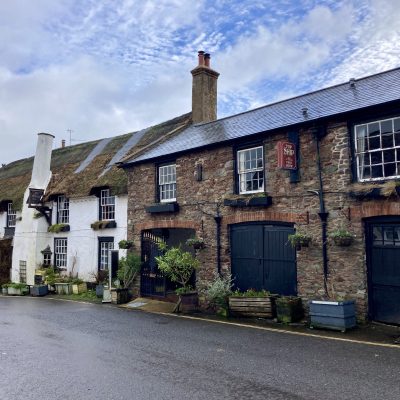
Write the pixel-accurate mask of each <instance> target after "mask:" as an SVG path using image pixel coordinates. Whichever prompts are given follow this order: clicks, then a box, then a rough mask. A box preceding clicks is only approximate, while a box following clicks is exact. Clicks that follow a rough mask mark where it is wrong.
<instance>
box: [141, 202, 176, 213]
mask: <svg viewBox="0 0 400 400" xmlns="http://www.w3.org/2000/svg"><path fill="white" fill-rule="evenodd" d="M146 211H147V212H148V213H150V214H158V213H174V212H178V211H179V204H178V203H176V202H174V203H159V204H152V205H151V206H148V207H146Z"/></svg>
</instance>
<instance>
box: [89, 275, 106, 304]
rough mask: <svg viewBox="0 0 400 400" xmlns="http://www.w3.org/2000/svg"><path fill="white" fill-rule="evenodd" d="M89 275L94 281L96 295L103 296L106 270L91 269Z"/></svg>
mask: <svg viewBox="0 0 400 400" xmlns="http://www.w3.org/2000/svg"><path fill="white" fill-rule="evenodd" d="M90 275H91V277H92V278H93V280H94V281H95V283H96V296H97V297H99V298H101V297H103V294H104V284H106V283H107V282H108V271H107V270H105V269H100V270H98V271H92V272H91V273H90Z"/></svg>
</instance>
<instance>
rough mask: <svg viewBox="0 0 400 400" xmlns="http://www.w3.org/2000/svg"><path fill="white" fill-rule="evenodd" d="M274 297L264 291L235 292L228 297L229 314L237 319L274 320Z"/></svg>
mask: <svg viewBox="0 0 400 400" xmlns="http://www.w3.org/2000/svg"><path fill="white" fill-rule="evenodd" d="M275 297H276V296H274V295H271V294H270V293H269V292H267V291H266V290H260V291H257V290H255V289H248V290H246V291H245V292H240V291H239V290H236V291H235V292H233V293H232V295H231V296H229V313H230V314H231V315H233V316H237V317H260V318H274V317H275V315H276V311H275Z"/></svg>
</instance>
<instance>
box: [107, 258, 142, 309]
mask: <svg viewBox="0 0 400 400" xmlns="http://www.w3.org/2000/svg"><path fill="white" fill-rule="evenodd" d="M141 264H142V262H141V258H140V256H139V255H138V254H135V253H130V254H128V255H127V256H126V257H121V259H120V260H119V262H118V271H117V280H118V282H119V283H120V285H121V287H118V288H115V289H111V302H112V303H114V304H122V303H127V302H128V301H129V287H130V286H131V285H132V283H133V282H134V281H135V279H136V278H137V276H138V274H139V272H140V267H141Z"/></svg>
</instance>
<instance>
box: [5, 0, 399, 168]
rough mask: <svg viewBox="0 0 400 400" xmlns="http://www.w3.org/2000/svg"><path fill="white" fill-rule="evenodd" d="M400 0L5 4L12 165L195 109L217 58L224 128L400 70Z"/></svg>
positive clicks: (15, 0) (47, 0) (50, 0)
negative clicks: (197, 73) (195, 94)
mask: <svg viewBox="0 0 400 400" xmlns="http://www.w3.org/2000/svg"><path fill="white" fill-rule="evenodd" d="M399 20H400V0H346V1H342V0H321V1H316V0H264V1H262V0H261V1H254V0H232V1H228V0H57V1H54V0H34V1H32V0H12V1H11V0H0V138H1V141H0V164H7V163H9V162H11V161H14V160H17V159H21V158H24V157H28V156H31V155H33V154H34V152H35V146H36V134H37V133H38V132H47V133H52V134H53V135H54V136H55V142H54V146H55V147H59V146H60V145H61V140H62V139H65V140H66V142H67V145H69V144H70V143H71V144H78V143H80V142H83V141H89V140H95V139H99V138H104V137H110V136H116V135H119V134H123V133H127V132H133V131H136V130H139V129H142V128H145V127H148V126H151V125H154V124H157V123H160V122H162V121H165V120H168V119H170V118H173V117H175V116H179V115H181V114H184V113H186V112H189V111H190V109H191V84H192V77H191V74H190V70H191V69H193V68H194V67H195V66H196V65H197V51H198V50H205V51H206V52H209V53H211V66H212V68H213V69H215V70H217V71H218V72H219V73H220V74H221V75H220V77H219V79H218V118H222V117H226V116H229V115H232V114H236V113H239V112H242V111H247V110H249V109H253V108H256V107H260V106H263V105H266V104H269V103H272V102H275V101H278V100H281V99H285V98H289V97H293V96H295V95H298V94H303V93H307V92H310V91H313V90H317V89H320V88H323V87H327V86H331V85H334V84H337V83H342V82H346V81H348V80H349V79H350V78H353V77H354V78H361V77H363V76H367V75H371V74H374V73H377V72H381V71H385V70H388V69H392V68H396V67H399V66H400V23H399Z"/></svg>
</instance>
